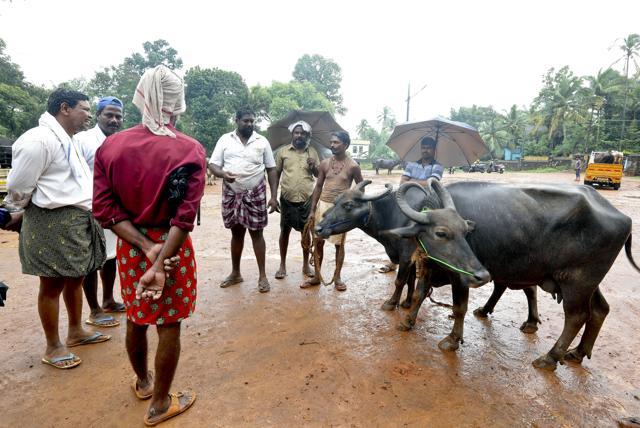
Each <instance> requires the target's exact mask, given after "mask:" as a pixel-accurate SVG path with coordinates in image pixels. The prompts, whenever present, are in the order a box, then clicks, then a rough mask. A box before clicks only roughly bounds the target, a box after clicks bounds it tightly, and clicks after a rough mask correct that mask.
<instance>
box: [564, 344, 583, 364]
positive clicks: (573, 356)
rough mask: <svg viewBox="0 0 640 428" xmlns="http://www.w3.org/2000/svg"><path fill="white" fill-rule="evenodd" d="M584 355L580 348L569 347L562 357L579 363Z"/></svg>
mask: <svg viewBox="0 0 640 428" xmlns="http://www.w3.org/2000/svg"><path fill="white" fill-rule="evenodd" d="M585 356H586V354H585V353H584V352H582V351H581V350H580V349H578V348H573V349H570V350H569V351H568V352H567V353H566V354H564V359H565V361H570V362H572V363H577V364H581V363H582V360H584V357H585Z"/></svg>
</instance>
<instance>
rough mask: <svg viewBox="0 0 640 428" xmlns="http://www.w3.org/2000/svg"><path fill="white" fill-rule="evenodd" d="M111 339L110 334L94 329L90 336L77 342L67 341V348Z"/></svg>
mask: <svg viewBox="0 0 640 428" xmlns="http://www.w3.org/2000/svg"><path fill="white" fill-rule="evenodd" d="M109 339H111V336H110V335H108V334H102V333H100V332H99V331H96V332H95V333H93V334H92V335H91V336H89V337H87V338H85V339H82V340H81V341H80V342H78V343H67V348H73V347H74V346H82V345H93V344H94V343H102V342H106V341H107V340H109Z"/></svg>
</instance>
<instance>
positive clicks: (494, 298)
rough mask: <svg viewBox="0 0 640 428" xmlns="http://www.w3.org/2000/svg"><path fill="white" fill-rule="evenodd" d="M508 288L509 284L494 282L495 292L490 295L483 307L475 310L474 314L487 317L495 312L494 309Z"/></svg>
mask: <svg viewBox="0 0 640 428" xmlns="http://www.w3.org/2000/svg"><path fill="white" fill-rule="evenodd" d="M506 289H507V286H506V285H505V284H503V283H501V282H494V283H493V293H491V296H489V300H487V303H485V304H484V306H483V307H481V308H477V309H476V310H475V311H473V315H475V316H478V317H481V318H486V317H487V316H488V315H489V314H491V313H493V309H494V308H495V307H496V303H498V300H500V298H501V297H502V294H503V293H504V291H505V290H506Z"/></svg>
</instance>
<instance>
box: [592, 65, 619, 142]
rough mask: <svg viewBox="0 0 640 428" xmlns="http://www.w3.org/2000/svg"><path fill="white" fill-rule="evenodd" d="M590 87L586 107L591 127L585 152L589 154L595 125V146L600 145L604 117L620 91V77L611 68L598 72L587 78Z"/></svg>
mask: <svg viewBox="0 0 640 428" xmlns="http://www.w3.org/2000/svg"><path fill="white" fill-rule="evenodd" d="M584 80H586V81H587V83H588V86H587V87H586V88H584V92H583V97H584V107H585V109H586V110H587V111H588V112H589V125H588V129H587V138H585V142H584V143H585V146H584V152H585V153H588V152H589V147H590V146H591V144H590V143H591V142H592V141H594V139H593V138H592V137H593V136H592V133H593V125H594V124H595V128H596V130H595V133H596V135H595V144H594V147H597V146H598V145H599V143H600V127H601V126H600V125H601V123H602V115H603V113H604V111H605V108H606V107H607V106H609V105H610V104H611V100H612V99H613V98H614V96H615V95H617V93H618V92H619V90H620V75H619V74H618V72H616V71H614V70H613V69H611V68H607V69H606V70H604V71H602V69H600V70H598V73H597V74H596V75H595V76H585V77H584Z"/></svg>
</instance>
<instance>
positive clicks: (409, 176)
mask: <svg viewBox="0 0 640 428" xmlns="http://www.w3.org/2000/svg"><path fill="white" fill-rule="evenodd" d="M420 153H421V155H422V157H421V159H420V160H419V161H417V162H408V163H407V166H406V167H405V169H404V173H403V174H402V177H401V178H400V184H402V183H406V182H407V181H414V182H416V183H419V184H420V185H421V186H426V185H427V180H428V179H429V178H431V177H434V178H436V179H437V180H440V179H442V173H443V172H444V167H443V166H442V165H441V164H439V163H438V161H436V159H435V155H436V140H434V139H433V138H431V137H429V136H426V137H423V138H422V139H421V140H420ZM396 268H397V265H396V264H395V263H393V262H391V261H390V260H389V261H388V262H387V263H385V264H384V265H382V266H381V267H380V269H379V271H380V272H381V273H387V272H392V271H394V270H396Z"/></svg>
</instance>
